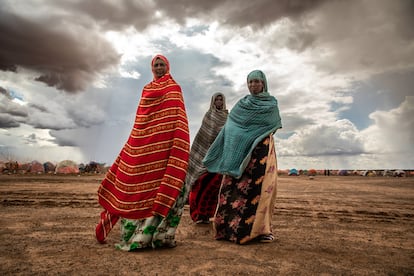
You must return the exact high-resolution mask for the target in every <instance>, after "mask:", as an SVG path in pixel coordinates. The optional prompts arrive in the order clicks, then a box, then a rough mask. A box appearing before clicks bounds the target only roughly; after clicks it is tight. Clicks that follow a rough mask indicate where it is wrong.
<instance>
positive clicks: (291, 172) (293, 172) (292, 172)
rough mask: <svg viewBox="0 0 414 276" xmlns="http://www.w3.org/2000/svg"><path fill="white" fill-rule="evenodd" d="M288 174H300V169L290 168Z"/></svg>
mask: <svg viewBox="0 0 414 276" xmlns="http://www.w3.org/2000/svg"><path fill="white" fill-rule="evenodd" d="M288 175H293V176H298V175H299V173H298V170H297V169H290V170H289V173H288Z"/></svg>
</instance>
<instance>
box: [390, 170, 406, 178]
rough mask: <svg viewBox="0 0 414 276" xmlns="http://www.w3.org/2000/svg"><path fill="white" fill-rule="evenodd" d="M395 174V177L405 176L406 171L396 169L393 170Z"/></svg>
mask: <svg viewBox="0 0 414 276" xmlns="http://www.w3.org/2000/svg"><path fill="white" fill-rule="evenodd" d="M393 176H395V177H403V176H405V171H403V170H395V171H394V172H393Z"/></svg>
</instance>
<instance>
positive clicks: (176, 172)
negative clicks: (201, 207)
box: [98, 73, 190, 219]
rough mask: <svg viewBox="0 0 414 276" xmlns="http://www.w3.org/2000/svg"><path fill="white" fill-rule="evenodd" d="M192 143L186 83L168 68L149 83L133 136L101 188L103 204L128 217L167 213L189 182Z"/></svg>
mask: <svg viewBox="0 0 414 276" xmlns="http://www.w3.org/2000/svg"><path fill="white" fill-rule="evenodd" d="M189 148H190V140H189V131H188V120H187V115H186V111H185V106H184V100H183V96H182V91H181V87H180V86H179V85H178V84H177V83H176V82H175V81H174V79H173V78H172V77H171V75H170V74H169V73H167V74H165V75H164V76H162V77H161V78H159V79H154V80H153V81H152V82H150V83H149V84H147V85H146V86H145V87H144V89H143V91H142V96H141V100H140V103H139V106H138V109H137V113H136V117H135V122H134V127H133V129H132V131H131V134H130V136H129V138H128V141H127V142H126V144H125V145H124V147H123V148H122V150H121V152H120V154H119V155H118V157H117V158H116V161H115V162H114V164H113V165H112V166H111V168H110V169H109V171H108V172H107V174H106V176H105V179H104V180H103V181H102V183H101V185H100V187H99V189H98V199H99V204H100V205H101V206H102V207H103V208H105V209H106V210H108V212H109V213H111V214H114V215H117V216H120V217H124V218H129V219H143V218H147V217H151V216H154V215H161V216H162V217H165V216H167V214H168V212H169V210H170V209H171V207H172V206H173V204H174V203H175V201H176V199H177V197H178V196H179V194H180V191H181V189H182V187H183V185H184V179H185V175H186V171H187V166H188V158H189Z"/></svg>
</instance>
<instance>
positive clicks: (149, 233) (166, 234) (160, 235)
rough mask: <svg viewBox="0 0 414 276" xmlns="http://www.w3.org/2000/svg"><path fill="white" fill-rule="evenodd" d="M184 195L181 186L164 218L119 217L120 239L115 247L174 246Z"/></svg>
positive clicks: (137, 248) (131, 249)
mask: <svg viewBox="0 0 414 276" xmlns="http://www.w3.org/2000/svg"><path fill="white" fill-rule="evenodd" d="M186 196H187V195H186V194H185V186H183V189H182V190H181V194H180V196H179V197H178V198H177V200H176V202H175V204H174V205H173V207H172V208H171V210H170V212H169V213H168V215H167V216H166V217H165V218H163V217H161V216H159V215H157V216H152V217H149V218H145V219H126V218H122V217H121V218H120V227H121V240H120V242H119V243H118V244H116V245H115V247H116V248H117V249H120V250H124V251H134V250H139V249H141V248H147V247H150V248H159V247H175V246H176V242H175V232H176V230H177V227H178V224H179V222H180V220H181V216H182V214H183V209H184V204H185V200H184V199H185V198H186Z"/></svg>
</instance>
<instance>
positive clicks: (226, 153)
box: [203, 70, 282, 244]
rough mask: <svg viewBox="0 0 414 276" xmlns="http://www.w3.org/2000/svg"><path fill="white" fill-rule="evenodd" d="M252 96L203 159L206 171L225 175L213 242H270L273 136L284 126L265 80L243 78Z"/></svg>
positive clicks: (260, 76) (258, 73)
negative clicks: (218, 240) (221, 240)
mask: <svg viewBox="0 0 414 276" xmlns="http://www.w3.org/2000/svg"><path fill="white" fill-rule="evenodd" d="M247 86H248V88H249V91H250V95H247V96H245V97H244V98H242V99H241V100H239V101H238V102H237V103H236V105H235V106H234V107H233V109H232V110H231V112H230V114H229V117H228V119H227V121H226V124H225V125H224V127H223V128H222V129H221V131H220V133H219V134H218V136H217V138H216V140H215V141H214V143H213V144H212V145H211V147H210V148H209V150H208V152H207V155H206V156H205V158H204V159H203V163H204V165H205V166H206V167H207V169H208V171H209V172H212V173H219V174H223V175H224V177H223V181H222V184H221V188H220V192H219V202H218V207H217V211H216V214H215V217H214V224H213V227H214V231H215V238H216V239H224V240H229V241H232V242H235V243H237V244H245V243H247V242H249V241H252V240H259V241H261V242H272V241H273V240H274V236H273V234H272V228H271V220H272V213H273V208H274V203H275V198H276V185H277V163H276V152H275V144H274V141H273V134H274V133H275V132H276V130H277V129H279V128H281V127H282V124H281V119H280V116H279V108H278V104H277V100H276V98H275V97H273V96H271V95H270V94H269V93H268V91H267V81H266V76H265V74H264V73H263V72H262V71H259V70H255V71H253V72H251V73H250V74H249V75H248V76H247Z"/></svg>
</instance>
